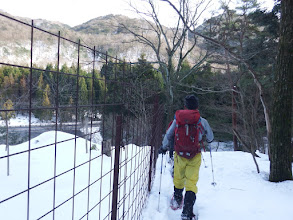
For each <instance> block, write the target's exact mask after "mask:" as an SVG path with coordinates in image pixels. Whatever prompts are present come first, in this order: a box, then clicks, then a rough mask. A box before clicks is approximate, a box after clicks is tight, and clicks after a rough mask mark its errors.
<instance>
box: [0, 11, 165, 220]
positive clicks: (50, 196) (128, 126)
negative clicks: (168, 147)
mask: <svg viewBox="0 0 293 220" xmlns="http://www.w3.org/2000/svg"><path fill="white" fill-rule="evenodd" d="M0 17H1V21H3V22H7V24H10V25H13V26H14V27H15V28H16V29H18V28H19V30H22V33H20V34H21V36H22V37H23V38H25V39H23V42H26V46H25V47H24V48H25V49H23V50H24V52H23V53H22V54H21V55H20V56H21V57H20V58H19V59H13V60H11V61H10V62H0V94H1V95H0V118H1V121H0V122H1V124H0V125H1V127H0V192H1V193H0V219H9V220H14V219H15V220H19V219H27V220H30V219H54V220H55V219H62V220H64V219H140V218H141V213H142V210H143V208H144V206H145V204H146V200H147V196H148V193H149V191H150V189H151V186H152V180H153V177H154V174H155V173H154V171H155V169H154V168H155V165H156V158H157V149H158V147H159V145H160V142H161V137H162V128H163V126H162V125H163V107H162V105H161V104H160V97H159V95H158V90H157V87H156V85H153V84H150V83H149V82H150V81H151V80H147V74H145V76H144V77H143V78H139V77H138V74H137V72H138V71H140V74H144V72H146V73H147V71H149V69H148V70H147V69H141V68H140V67H137V66H135V64H131V63H126V62H125V61H121V60H119V59H117V58H115V57H111V56H109V55H108V54H107V53H103V52H101V51H97V50H96V48H95V47H94V48H90V47H89V46H87V45H83V44H81V41H80V40H78V41H77V42H75V41H73V40H70V39H67V38H65V37H62V36H61V32H58V33H57V34H54V33H51V32H49V31H46V30H43V29H41V28H39V27H36V25H35V24H34V21H31V24H29V23H26V22H24V21H20V20H18V19H15V18H12V17H10V16H8V15H6V14H2V13H0ZM44 39H46V40H47V41H49V42H51V44H50V48H51V50H50V52H48V51H47V48H46V45H45V44H44ZM28 45H29V46H28ZM42 56H51V57H54V59H55V62H54V63H53V64H51V63H46V64H43V63H42V64H41V63H40V60H41V57H42ZM69 57H70V59H69ZM68 60H70V61H71V63H72V65H71V66H69V64H68Z"/></svg>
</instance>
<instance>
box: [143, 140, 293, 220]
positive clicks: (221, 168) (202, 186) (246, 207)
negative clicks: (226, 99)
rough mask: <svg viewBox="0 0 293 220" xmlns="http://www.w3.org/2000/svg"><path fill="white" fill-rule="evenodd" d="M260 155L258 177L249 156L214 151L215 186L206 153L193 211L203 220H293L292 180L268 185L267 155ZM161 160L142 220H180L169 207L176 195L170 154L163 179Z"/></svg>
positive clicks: (164, 168)
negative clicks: (171, 199)
mask: <svg viewBox="0 0 293 220" xmlns="http://www.w3.org/2000/svg"><path fill="white" fill-rule="evenodd" d="M214 147H215V144H214ZM258 155H260V156H261V158H257V162H258V164H259V167H260V173H259V174H258V173H257V170H256V167H255V164H254V162H253V159H252V156H251V154H249V153H244V152H233V151H230V152H228V151H218V152H213V151H212V161H213V170H214V181H215V182H216V185H215V186H213V185H212V184H211V183H212V182H213V175H212V166H211V157H210V152H205V153H203V157H204V160H205V163H206V166H207V168H205V166H204V163H203V162H202V165H201V168H200V177H199V182H198V188H199V192H198V194H197V200H196V206H195V208H194V211H196V209H197V210H198V213H199V219H200V220H277V219H278V220H292V219H293V208H292V204H293V181H285V182H281V183H272V182H269V181H268V177H269V160H268V156H267V155H265V154H260V153H258ZM161 161H162V157H161V155H160V156H159V158H158V162H157V168H156V178H155V181H154V185H153V188H152V191H151V194H150V196H149V200H148V204H147V207H146V208H145V210H144V212H143V220H163V219H166V220H167V219H178V217H179V216H180V213H181V211H182V210H179V211H175V212H174V211H172V210H171V209H170V208H168V207H169V201H170V198H171V195H172V193H173V182H172V181H173V180H172V177H171V175H170V170H171V164H170V163H168V155H165V156H164V157H163V169H162V177H160V173H161V164H162V163H161ZM160 179H161V190H160V198H159V189H160ZM159 200H160V204H159V203H158V201H159ZM173 216H174V217H173ZM175 216H176V217H175ZM179 219H180V218H179Z"/></svg>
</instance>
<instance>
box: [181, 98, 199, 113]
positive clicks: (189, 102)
mask: <svg viewBox="0 0 293 220" xmlns="http://www.w3.org/2000/svg"><path fill="white" fill-rule="evenodd" d="M184 105H185V107H186V108H188V109H190V110H191V109H197V108H198V98H197V97H195V96H194V95H187V96H186V97H185V100H184Z"/></svg>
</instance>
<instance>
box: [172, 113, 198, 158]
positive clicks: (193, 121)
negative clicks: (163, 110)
mask: <svg viewBox="0 0 293 220" xmlns="http://www.w3.org/2000/svg"><path fill="white" fill-rule="evenodd" d="M175 116H176V128H175V151H176V153H177V154H178V155H179V156H181V157H185V158H187V159H190V158H193V157H194V156H195V155H196V154H198V153H200V143H199V141H198V135H199V132H201V133H202V131H203V127H202V125H201V123H200V121H201V120H200V114H199V111H198V110H187V109H184V110H178V111H176V113H175Z"/></svg>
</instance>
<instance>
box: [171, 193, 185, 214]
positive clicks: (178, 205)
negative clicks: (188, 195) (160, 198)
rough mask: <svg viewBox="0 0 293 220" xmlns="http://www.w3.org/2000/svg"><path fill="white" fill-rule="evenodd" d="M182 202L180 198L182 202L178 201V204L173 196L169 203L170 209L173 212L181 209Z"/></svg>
mask: <svg viewBox="0 0 293 220" xmlns="http://www.w3.org/2000/svg"><path fill="white" fill-rule="evenodd" d="M183 201H184V198H183V197H182V200H181V201H180V203H178V202H177V201H176V199H174V195H173V196H172V199H171V202H170V207H171V209H173V210H177V209H182V206H183Z"/></svg>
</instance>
